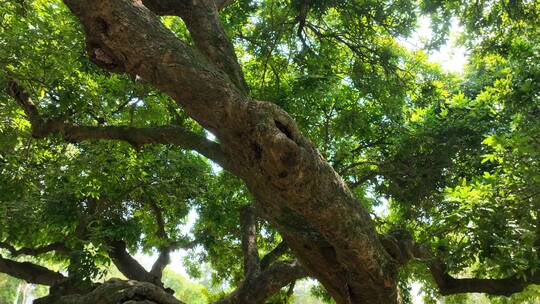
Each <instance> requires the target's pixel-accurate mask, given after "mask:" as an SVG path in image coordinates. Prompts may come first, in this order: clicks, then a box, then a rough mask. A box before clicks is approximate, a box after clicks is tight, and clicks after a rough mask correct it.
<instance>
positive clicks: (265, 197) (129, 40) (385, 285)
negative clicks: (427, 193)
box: [65, 0, 397, 303]
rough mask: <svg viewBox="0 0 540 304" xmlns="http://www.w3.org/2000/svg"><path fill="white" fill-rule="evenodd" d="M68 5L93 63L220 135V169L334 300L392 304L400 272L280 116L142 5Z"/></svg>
mask: <svg viewBox="0 0 540 304" xmlns="http://www.w3.org/2000/svg"><path fill="white" fill-rule="evenodd" d="M65 3H66V4H67V5H68V6H69V7H70V9H71V10H72V12H73V13H74V14H75V15H76V16H77V17H78V18H79V20H80V21H81V22H82V24H83V25H84V29H85V32H86V36H87V50H88V52H89V54H90V57H91V58H92V60H93V61H94V62H96V63H97V64H98V65H100V66H101V67H103V68H106V69H108V70H110V71H116V72H126V73H129V74H131V75H133V76H139V77H142V78H143V79H144V80H145V81H147V82H148V83H151V84H153V85H154V86H155V87H156V88H157V89H159V90H161V91H163V92H165V93H167V94H169V95H170V96H171V97H172V98H174V99H175V100H176V101H177V103H178V104H179V105H181V106H182V107H183V108H184V109H185V111H186V112H187V113H188V114H189V115H190V116H191V117H193V118H194V119H195V120H197V121H198V122H199V123H200V124H201V125H202V126H203V127H205V128H206V129H208V130H210V131H211V132H212V133H214V134H215V135H216V136H217V137H218V139H219V140H220V142H221V146H222V151H223V153H224V154H225V158H226V159H227V162H228V163H230V166H229V168H227V169H228V170H229V171H231V172H233V173H234V174H236V175H237V176H239V177H241V178H243V179H244V181H245V182H246V184H247V186H248V188H249V190H250V191H251V193H252V194H253V196H254V197H255V199H256V201H257V205H258V208H259V209H261V210H262V211H263V215H264V217H265V218H266V219H268V220H269V221H270V222H271V223H272V224H273V225H274V226H275V227H276V228H277V229H278V230H279V231H280V233H281V234H282V235H283V237H284V239H285V241H286V242H287V243H288V244H289V246H290V247H291V249H292V250H293V251H294V253H295V255H296V256H298V257H299V259H300V260H301V262H302V265H303V266H304V267H306V268H307V269H308V271H309V272H310V274H312V275H314V276H315V277H316V278H317V279H319V281H320V282H321V283H322V284H323V285H324V286H325V287H326V288H327V290H328V291H329V292H330V294H331V295H332V296H333V297H334V299H335V300H336V302H337V303H395V302H396V301H397V292H396V280H395V277H396V271H397V270H396V269H397V267H396V264H395V263H394V261H393V259H392V258H391V257H390V256H389V255H388V254H387V253H386V251H385V250H384V248H383V246H382V245H381V243H380V241H379V239H378V237H377V234H376V233H375V230H374V227H373V224H372V222H371V219H370V217H369V214H368V212H367V211H366V210H365V209H364V208H363V207H362V205H361V204H360V202H359V201H358V200H357V199H356V198H355V196H354V194H352V193H351V191H350V190H349V189H348V188H347V186H346V185H345V183H344V182H343V180H342V179H341V178H340V177H339V176H338V175H337V173H336V172H335V171H334V170H333V169H332V167H331V166H330V165H329V164H328V163H327V162H326V161H325V160H324V159H323V157H322V156H321V155H320V154H319V153H318V151H317V150H316V149H315V147H314V146H313V144H311V143H310V142H309V141H308V140H306V139H305V138H304V137H303V136H302V135H301V134H300V132H299V130H298V128H297V127H296V125H295V123H294V121H293V120H292V119H291V118H290V116H289V115H288V114H287V113H286V112H284V111H283V110H282V109H280V108H279V107H277V106H276V105H274V104H272V103H268V102H261V101H254V100H250V99H249V98H247V97H246V96H245V95H244V93H243V92H242V90H241V89H240V88H239V87H238V86H237V85H235V84H234V81H231V80H230V77H229V76H228V74H227V73H226V72H223V71H221V70H220V68H219V66H218V65H214V64H212V63H211V62H209V59H208V58H207V57H208V56H205V55H202V54H201V53H199V52H197V51H195V50H193V49H191V48H190V47H188V46H187V45H186V44H185V43H183V42H181V41H180V40H178V39H177V38H176V37H175V36H174V34H173V33H171V32H170V31H169V30H168V29H166V28H165V27H164V26H163V25H162V24H161V23H160V22H159V20H158V19H157V18H156V16H155V14H154V13H153V12H151V11H149V10H148V9H147V8H146V7H145V6H144V5H143V4H142V2H140V1H130V0H115V1H112V0H97V1H89V0H86V1H81V0H65ZM201 30H204V29H201ZM191 33H192V36H194V34H193V32H191ZM203 53H204V52H203Z"/></svg>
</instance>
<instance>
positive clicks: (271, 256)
mask: <svg viewBox="0 0 540 304" xmlns="http://www.w3.org/2000/svg"><path fill="white" fill-rule="evenodd" d="M287 250H289V246H287V243H285V241H282V242H281V243H279V244H278V245H277V246H276V248H274V249H272V251H270V252H269V253H267V254H266V255H265V256H264V257H263V258H262V259H261V269H262V270H265V269H267V268H268V266H270V264H272V263H274V262H275V261H276V260H277V259H279V257H281V256H282V255H284V254H285V252H287Z"/></svg>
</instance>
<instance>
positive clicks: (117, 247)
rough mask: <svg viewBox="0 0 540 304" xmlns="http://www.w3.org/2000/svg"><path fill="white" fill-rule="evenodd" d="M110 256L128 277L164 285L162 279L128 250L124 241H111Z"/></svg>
mask: <svg viewBox="0 0 540 304" xmlns="http://www.w3.org/2000/svg"><path fill="white" fill-rule="evenodd" d="M109 256H110V257H111V260H112V261H113V263H114V265H115V266H116V268H118V270H119V271H120V272H121V273H122V274H123V275H124V276H125V277H126V278H128V279H130V280H136V281H141V282H149V283H153V284H156V285H158V286H162V285H163V284H162V283H161V280H160V279H159V278H156V277H155V276H154V275H152V274H151V273H149V272H148V271H146V269H144V267H142V266H141V264H139V262H137V260H135V259H134V258H133V257H132V256H131V255H130V254H129V253H128V252H127V250H126V243H125V242H123V241H111V242H110V243H109Z"/></svg>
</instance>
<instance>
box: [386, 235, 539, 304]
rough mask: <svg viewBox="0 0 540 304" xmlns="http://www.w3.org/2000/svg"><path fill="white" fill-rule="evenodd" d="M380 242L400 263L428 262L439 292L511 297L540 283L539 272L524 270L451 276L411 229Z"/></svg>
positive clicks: (387, 236)
mask: <svg viewBox="0 0 540 304" xmlns="http://www.w3.org/2000/svg"><path fill="white" fill-rule="evenodd" d="M381 239H382V243H383V245H384V246H385V249H386V250H387V251H388V252H389V254H390V255H391V256H392V257H393V258H394V259H396V262H397V263H398V264H400V265H405V264H406V263H407V262H409V261H411V260H412V259H419V260H422V261H425V262H426V263H427V264H428V268H429V270H430V272H431V275H432V276H433V279H434V281H435V283H436V284H437V287H438V288H439V291H440V293H441V294H442V295H452V294H458V293H471V292H481V293H487V294H490V295H496V296H510V295H512V294H514V293H517V292H521V291H523V289H525V287H527V286H528V285H531V284H540V274H538V273H537V272H533V271H530V270H529V271H526V273H525V274H524V277H518V276H517V275H513V276H510V277H507V278H501V279H483V278H482V279H478V278H463V279H456V278H454V277H452V276H451V275H450V274H449V273H448V270H447V268H446V265H445V264H444V263H443V262H442V261H441V260H440V259H439V258H437V257H436V256H435V255H434V254H433V253H432V252H431V251H430V250H429V249H428V248H426V247H425V246H422V245H420V244H417V243H415V242H414V240H413V238H412V235H411V233H410V232H408V231H406V230H404V229H399V230H394V231H391V232H390V233H388V234H387V235H384V236H381Z"/></svg>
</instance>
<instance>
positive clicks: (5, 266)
mask: <svg viewBox="0 0 540 304" xmlns="http://www.w3.org/2000/svg"><path fill="white" fill-rule="evenodd" d="M0 272H2V273H5V274H8V275H10V276H12V277H15V278H18V279H21V280H25V281H26V282H28V283H32V284H41V285H47V286H52V285H55V284H57V283H60V282H61V281H64V280H65V279H66V277H64V276H63V275H62V274H61V273H58V272H54V271H52V270H49V269H47V268H45V267H43V266H39V265H36V264H32V263H29V262H16V261H12V260H9V259H4V258H3V257H2V256H1V255H0Z"/></svg>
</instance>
